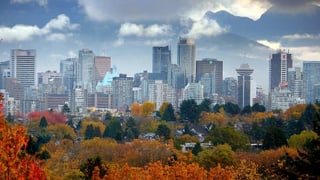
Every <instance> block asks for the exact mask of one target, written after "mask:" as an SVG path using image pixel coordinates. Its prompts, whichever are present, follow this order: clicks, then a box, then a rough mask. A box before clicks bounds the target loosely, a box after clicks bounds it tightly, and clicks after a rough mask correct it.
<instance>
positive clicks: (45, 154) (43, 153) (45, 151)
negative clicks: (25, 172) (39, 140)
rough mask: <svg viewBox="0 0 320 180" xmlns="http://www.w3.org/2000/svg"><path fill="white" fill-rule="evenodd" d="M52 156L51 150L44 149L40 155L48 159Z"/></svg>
mask: <svg viewBox="0 0 320 180" xmlns="http://www.w3.org/2000/svg"><path fill="white" fill-rule="evenodd" d="M50 158H51V155H50V153H49V151H47V150H43V151H42V152H41V153H40V155H39V159H40V160H46V159H50Z"/></svg>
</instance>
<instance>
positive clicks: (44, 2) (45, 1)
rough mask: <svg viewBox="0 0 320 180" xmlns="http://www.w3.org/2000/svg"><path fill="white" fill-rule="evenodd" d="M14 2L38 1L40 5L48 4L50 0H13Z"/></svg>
mask: <svg viewBox="0 0 320 180" xmlns="http://www.w3.org/2000/svg"><path fill="white" fill-rule="evenodd" d="M11 2H12V3H19V4H25V3H30V2H36V3H38V4H39V6H46V5H47V4H48V0H11Z"/></svg>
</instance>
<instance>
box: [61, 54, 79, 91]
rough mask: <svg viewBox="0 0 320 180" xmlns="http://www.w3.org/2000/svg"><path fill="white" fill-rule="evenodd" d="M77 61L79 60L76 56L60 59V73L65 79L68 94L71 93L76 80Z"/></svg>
mask: <svg viewBox="0 0 320 180" xmlns="http://www.w3.org/2000/svg"><path fill="white" fill-rule="evenodd" d="M77 61H78V60H77V59H76V58H69V59H66V60H62V61H60V73H61V75H62V79H63V86H64V88H65V89H66V91H67V92H68V94H70V93H71V91H72V90H73V88H74V85H75V82H76V70H77V69H76V62H77Z"/></svg>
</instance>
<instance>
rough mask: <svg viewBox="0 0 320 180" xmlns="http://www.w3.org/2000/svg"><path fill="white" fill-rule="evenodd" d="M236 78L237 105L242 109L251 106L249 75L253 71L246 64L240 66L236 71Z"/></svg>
mask: <svg viewBox="0 0 320 180" xmlns="http://www.w3.org/2000/svg"><path fill="white" fill-rule="evenodd" d="M236 71H237V73H238V74H239V76H238V105H239V107H240V108H243V107H245V106H247V105H251V76H250V75H251V74H252V73H253V69H251V68H250V67H249V65H248V64H241V65H240V68H239V69H236Z"/></svg>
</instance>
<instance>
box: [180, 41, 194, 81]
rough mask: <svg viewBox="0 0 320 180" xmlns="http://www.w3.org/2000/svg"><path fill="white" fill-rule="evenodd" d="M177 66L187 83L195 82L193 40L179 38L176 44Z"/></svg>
mask: <svg viewBox="0 0 320 180" xmlns="http://www.w3.org/2000/svg"><path fill="white" fill-rule="evenodd" d="M178 65H180V67H181V69H182V70H183V71H184V73H185V77H186V79H187V83H191V82H195V77H196V45H195V42H194V40H193V39H188V38H180V40H179V43H178Z"/></svg>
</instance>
